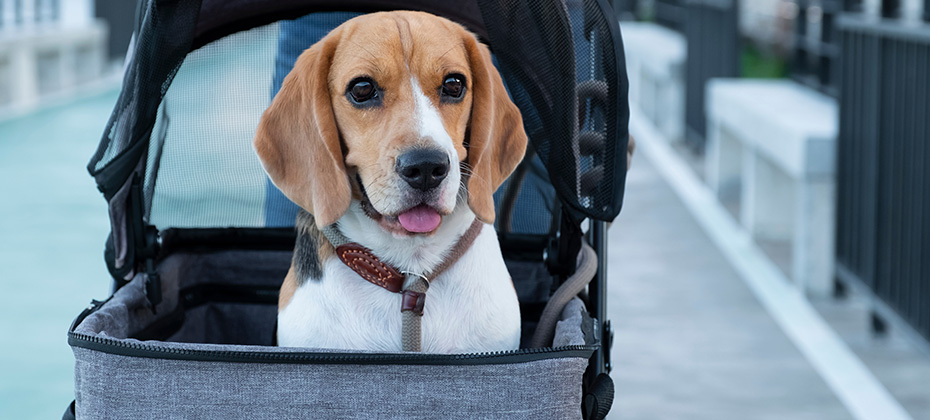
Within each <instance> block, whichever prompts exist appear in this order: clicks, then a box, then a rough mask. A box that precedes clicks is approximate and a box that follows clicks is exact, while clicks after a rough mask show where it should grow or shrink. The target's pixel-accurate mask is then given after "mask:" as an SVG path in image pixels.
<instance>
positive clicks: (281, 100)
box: [255, 30, 352, 227]
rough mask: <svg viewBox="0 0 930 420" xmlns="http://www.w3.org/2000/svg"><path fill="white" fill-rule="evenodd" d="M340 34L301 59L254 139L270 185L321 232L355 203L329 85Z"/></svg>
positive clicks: (308, 51) (309, 50)
mask: <svg viewBox="0 0 930 420" xmlns="http://www.w3.org/2000/svg"><path fill="white" fill-rule="evenodd" d="M337 31H338V30H337ZM337 31H334V32H332V33H330V34H329V35H328V36H327V37H326V38H324V39H323V40H321V41H320V42H318V43H316V44H314V45H313V46H312V47H310V48H309V49H308V50H306V51H304V52H303V54H301V55H300V57H299V58H298V59H297V63H296V64H294V68H293V70H291V72H290V74H288V75H287V77H286V78H285V79H284V84H283V85H282V87H281V90H280V91H279V92H278V94H277V95H276V96H275V98H274V100H272V102H271V106H269V107H268V109H267V110H265V113H264V114H263V115H262V118H261V121H260V122H259V124H258V130H257V132H256V133H255V151H256V152H257V153H258V157H259V158H260V159H261V161H262V165H263V166H264V167H265V171H266V172H268V175H269V176H270V177H271V181H272V182H273V183H274V184H275V185H276V186H277V187H278V188H279V189H280V190H281V191H282V192H283V193H284V195H286V196H287V197H288V198H290V199H291V201H293V202H295V203H297V205H299V206H301V207H303V208H304V209H306V210H307V211H308V212H310V213H311V214H313V216H314V218H315V219H316V223H317V225H318V226H320V227H323V226H326V225H328V224H331V223H334V222H335V221H336V220H338V219H339V217H341V216H342V214H343V213H345V211H346V209H348V208H349V203H350V201H351V198H352V197H351V193H352V191H351V187H350V184H349V180H348V177H347V175H346V168H345V164H344V163H343V155H342V146H341V144H340V141H339V132H338V129H337V127H336V120H335V117H334V115H333V107H332V103H331V99H330V92H329V85H328V77H329V69H330V65H331V64H332V60H333V54H334V53H335V50H336V47H337V45H338V44H339V34H338V33H337Z"/></svg>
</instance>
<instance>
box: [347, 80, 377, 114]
mask: <svg viewBox="0 0 930 420" xmlns="http://www.w3.org/2000/svg"><path fill="white" fill-rule="evenodd" d="M346 96H347V97H348V98H349V102H352V105H355V106H363V107H364V106H371V105H377V104H378V103H379V102H380V99H381V96H380V95H378V86H377V85H376V84H375V81H374V80H371V79H370V78H367V77H358V78H355V79H352V81H351V82H349V86H348V87H347V88H346Z"/></svg>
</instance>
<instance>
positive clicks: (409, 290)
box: [321, 219, 481, 351]
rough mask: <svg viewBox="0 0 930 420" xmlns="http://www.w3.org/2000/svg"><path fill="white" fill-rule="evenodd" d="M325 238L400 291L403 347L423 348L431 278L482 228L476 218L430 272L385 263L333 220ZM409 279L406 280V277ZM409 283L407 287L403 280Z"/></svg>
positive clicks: (355, 267) (346, 258)
mask: <svg viewBox="0 0 930 420" xmlns="http://www.w3.org/2000/svg"><path fill="white" fill-rule="evenodd" d="M321 230H322V232H323V235H324V236H326V239H327V240H329V242H330V243H332V244H333V247H335V248H336V256H337V257H338V258H339V260H340V261H342V263H343V264H345V265H346V266H347V267H349V268H350V269H352V271H354V272H356V273H358V275H359V276H361V277H362V278H363V279H365V280H366V281H368V282H369V283H372V284H374V285H376V286H379V287H381V288H384V289H385V290H387V291H389V292H391V293H400V294H401V308H400V311H401V317H402V322H403V323H402V326H401V348H402V349H403V351H421V341H422V332H421V318H422V316H423V306H424V303H425V302H426V291H427V290H429V285H430V282H432V281H433V280H434V279H435V278H436V277H438V276H439V275H440V274H442V273H443V272H444V271H446V269H448V268H449V267H451V266H452V265H453V264H455V263H456V261H458V260H459V258H461V257H462V255H464V254H465V252H466V251H468V248H470V247H471V245H472V243H474V242H475V239H476V238H477V237H478V234H479V233H480V232H481V222H480V221H479V220H478V219H475V220H474V221H473V222H472V223H471V226H469V227H468V230H466V231H465V233H463V234H462V236H460V237H459V239H458V241H456V242H455V245H453V246H452V249H450V250H449V254H448V255H447V256H446V258H444V259H443V260H442V262H441V263H439V265H438V266H437V267H436V268H434V269H433V270H432V271H430V272H429V273H427V274H420V273H414V272H410V271H400V270H398V269H397V268H395V267H393V266H391V265H389V264H386V263H384V262H383V261H381V259H379V258H378V257H377V256H375V254H374V252H372V251H371V250H370V249H368V248H366V247H364V246H362V245H360V244H358V243H355V242H351V241H350V240H349V238H347V237H346V236H345V235H343V234H342V232H341V231H339V227H338V226H337V225H336V224H335V223H333V224H331V225H329V226H326V227H324V228H323V229H321ZM408 279H409V280H410V281H407V280H408ZM405 283H406V284H407V285H408V286H407V287H406V288H404V287H403V286H404V284H405Z"/></svg>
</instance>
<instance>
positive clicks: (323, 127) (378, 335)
mask: <svg viewBox="0 0 930 420" xmlns="http://www.w3.org/2000/svg"><path fill="white" fill-rule="evenodd" d="M255 149H256V151H257V153H258V155H259V157H260V159H261V161H262V164H263V165H264V167H265V170H266V171H267V172H268V174H269V176H270V177H271V180H272V181H273V182H274V184H275V185H276V186H277V187H278V188H279V189H280V190H281V191H283V192H284V194H285V195H287V197H288V198H290V199H291V200H292V201H294V202H295V203H297V204H298V205H300V206H301V207H302V208H303V209H305V210H306V211H307V212H309V213H310V214H312V216H309V215H308V214H302V215H301V216H300V217H298V222H297V224H298V226H297V228H298V231H299V238H298V246H297V251H296V252H295V257H294V262H293V263H292V265H291V269H290V271H289V273H288V275H287V277H286V278H285V280H284V284H283V285H282V287H281V296H280V300H279V307H278V336H277V338H278V344H279V345H281V346H301V347H323V348H336V349H367V350H376V351H399V350H401V313H400V310H399V308H400V302H401V301H400V299H401V296H400V295H399V294H397V293H391V292H389V291H387V290H385V289H383V288H381V287H378V286H376V285H374V284H372V283H369V282H368V281H366V280H364V279H362V278H361V277H360V276H359V275H358V274H356V272H353V271H352V270H351V269H350V268H349V267H347V266H346V265H345V264H343V262H342V261H340V260H339V259H338V258H336V257H335V255H334V251H333V247H332V245H331V244H330V243H329V242H328V241H327V240H326V239H325V237H323V235H320V234H319V232H320V229H323V228H324V227H326V226H328V225H330V224H333V223H336V224H337V226H338V229H339V231H340V232H341V233H342V234H343V235H344V236H345V237H347V238H348V239H350V240H351V241H352V242H356V243H358V244H360V245H362V246H364V247H366V248H368V249H370V250H371V251H372V252H373V253H374V254H375V255H376V256H377V257H378V258H380V260H381V261H383V262H385V263H387V264H390V265H393V266H394V267H396V268H397V269H398V270H400V271H406V272H413V273H427V272H430V271H431V270H433V269H434V268H436V267H437V266H438V265H440V263H441V262H442V261H443V259H444V258H446V254H447V253H448V252H449V250H450V249H451V248H452V247H453V244H454V243H455V242H457V240H458V238H459V237H460V236H462V235H463V233H464V232H465V231H466V230H467V229H468V228H469V226H470V225H471V224H472V222H473V221H474V220H475V218H476V217H477V219H478V220H480V221H481V222H484V223H483V224H481V229H480V233H479V234H478V236H477V237H476V239H475V241H474V243H473V244H472V246H471V247H470V248H468V250H467V251H466V252H465V253H464V254H463V255H462V256H461V257H460V258H459V259H458V260H457V262H455V263H454V264H453V265H452V266H451V267H450V268H448V269H447V270H445V271H444V272H443V273H442V274H441V275H439V276H438V277H437V278H436V279H435V280H433V281H432V283H431V286H430V288H429V293H428V295H427V299H426V301H425V308H424V315H423V317H422V349H423V351H424V352H432V353H458V352H484V351H497V350H507V349H515V348H517V347H518V345H519V341H520V313H519V304H518V302H517V296H516V292H515V291H514V288H513V284H512V281H511V278H510V275H509V273H508V272H507V268H506V266H505V265H504V261H503V258H502V256H501V252H500V247H499V245H498V242H497V235H496V233H495V230H494V228H493V226H491V225H490V224H489V223H492V222H493V221H494V216H495V212H494V202H493V199H492V194H493V193H494V191H495V190H496V189H497V188H498V187H499V186H500V184H501V183H502V182H503V181H504V180H505V178H506V177H507V176H509V175H510V173H511V172H512V171H513V170H514V168H515V167H516V166H517V164H519V162H520V161H521V159H522V158H523V154H524V151H525V149H526V134H525V133H524V131H523V122H522V118H521V116H520V112H519V110H518V109H517V107H516V106H515V105H514V104H513V103H512V102H511V101H510V99H509V97H508V96H507V92H506V91H505V89H504V85H503V83H502V81H501V77H500V75H499V74H498V73H497V71H496V69H495V68H494V66H493V65H492V63H491V56H490V53H489V51H488V48H487V47H486V46H484V45H482V44H480V43H479V42H478V41H477V40H476V38H475V36H474V35H472V34H471V33H469V32H468V31H467V30H465V29H464V28H463V27H461V26H459V25H458V24H456V23H453V22H451V21H449V20H446V19H443V18H439V17H436V16H433V15H430V14H426V13H419V12H389V13H374V14H369V15H363V16H360V17H357V18H354V19H352V20H349V21H347V22H346V23H344V24H343V25H341V26H339V27H338V28H336V29H335V30H333V31H332V32H331V33H330V34H329V35H327V36H326V37H325V38H323V39H322V40H320V42H318V43H316V44H314V45H313V46H312V47H310V48H309V49H308V50H306V51H305V52H304V53H303V54H302V55H301V56H300V57H299V58H298V60H297V63H296V64H295V66H294V69H293V70H292V71H291V73H290V74H289V75H288V76H287V78H286V79H285V80H284V84H283V87H282V88H281V91H280V92H279V93H278V95H277V96H276V97H275V98H274V100H273V101H272V103H271V106H270V107H269V108H268V109H267V110H266V111H265V113H264V115H263V116H262V119H261V122H260V124H259V127H258V131H257V133H256V136H255ZM408 281H409V280H408Z"/></svg>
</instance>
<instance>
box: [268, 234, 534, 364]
mask: <svg viewBox="0 0 930 420" xmlns="http://www.w3.org/2000/svg"><path fill="white" fill-rule="evenodd" d="M400 307H401V295H400V294H398V293H391V292H389V291H387V290H385V289H383V288H381V287H378V286H375V285H373V284H371V283H369V282H368V281H366V280H364V279H362V278H361V277H359V276H358V274H356V273H355V272H353V271H352V270H351V269H349V268H348V267H346V266H345V265H344V264H343V263H342V262H341V261H338V260H337V259H334V258H332V259H330V260H328V261H327V262H326V263H325V264H324V267H323V276H322V279H321V280H307V281H306V282H304V283H303V284H302V285H301V286H300V287H299V288H298V289H297V291H296V292H295V293H294V296H293V297H292V298H291V302H290V303H289V304H288V306H287V307H285V308H284V310H282V311H281V312H280V313H279V314H278V344H279V345H281V346H292V347H318V348H333V349H354V350H359V349H365V350H374V351H390V352H396V351H401V312H400ZM422 333H423V336H422V348H423V352H426V353H472V352H485V351H499V350H509V349H515V348H517V347H518V346H519V341H520V312H519V303H518V302H517V296H516V292H515V291H514V288H513V283H512V281H511V279H510V275H509V273H508V272H507V268H506V266H505V265H504V261H503V259H502V258H501V254H500V250H499V248H498V243H497V237H496V235H495V233H494V229H493V228H491V227H490V226H485V227H483V229H482V232H481V233H480V234H479V235H478V237H477V238H476V239H475V243H474V244H473V245H472V247H471V248H470V249H469V250H468V252H466V253H465V254H464V255H462V257H461V258H460V259H459V260H458V261H457V262H456V263H455V264H454V265H453V266H452V267H450V268H449V269H448V270H446V271H445V272H444V273H443V274H441V275H440V276H439V277H438V278H437V279H435V280H434V281H433V282H432V284H431V285H430V288H429V291H428V292H427V293H426V302H425V305H424V313H423V319H422Z"/></svg>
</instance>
